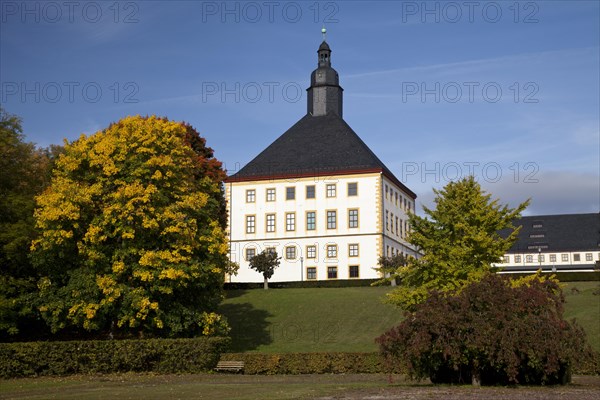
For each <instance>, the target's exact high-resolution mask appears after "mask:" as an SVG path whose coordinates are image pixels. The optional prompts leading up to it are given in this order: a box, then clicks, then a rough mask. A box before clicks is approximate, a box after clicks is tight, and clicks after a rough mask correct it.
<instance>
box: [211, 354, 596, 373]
mask: <svg viewBox="0 0 600 400" xmlns="http://www.w3.org/2000/svg"><path fill="white" fill-rule="evenodd" d="M221 360H224V361H243V362H244V373H245V374H248V375H284V374H288V375H300V374H384V373H406V371H402V370H401V369H400V368H394V369H393V370H392V371H390V370H389V369H388V367H387V366H386V364H385V363H384V359H383V357H382V356H381V354H380V353H337V352H330V353H223V354H222V355H221ZM573 373H575V374H578V375H600V353H598V352H596V353H595V359H591V360H587V361H586V362H585V363H584V365H579V366H575V368H574V370H573Z"/></svg>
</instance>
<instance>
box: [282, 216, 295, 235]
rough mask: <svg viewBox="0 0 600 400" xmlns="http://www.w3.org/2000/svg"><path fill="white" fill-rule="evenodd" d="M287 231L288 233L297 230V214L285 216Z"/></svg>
mask: <svg viewBox="0 0 600 400" xmlns="http://www.w3.org/2000/svg"><path fill="white" fill-rule="evenodd" d="M285 230H286V231H288V232H290V231H295V230H296V213H287V214H285Z"/></svg>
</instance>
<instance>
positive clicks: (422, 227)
mask: <svg viewBox="0 0 600 400" xmlns="http://www.w3.org/2000/svg"><path fill="white" fill-rule="evenodd" d="M434 192H435V194H436V198H435V204H436V208H435V210H431V209H429V208H427V207H423V209H424V211H425V214H427V217H419V216H417V215H415V214H411V215H410V216H409V224H410V228H411V230H410V232H409V236H408V241H409V242H410V243H411V244H413V245H414V246H416V247H417V248H418V249H419V250H420V251H421V252H422V253H423V256H422V257H421V258H418V259H413V258H411V259H410V261H409V263H408V265H407V266H406V267H402V268H399V269H398V270H397V272H396V274H397V276H398V277H399V278H400V285H399V286H398V288H397V289H395V290H394V291H392V292H390V293H389V294H388V300H389V301H390V302H391V303H394V304H396V305H398V306H400V307H401V308H404V309H411V308H412V307H414V306H415V305H416V304H418V303H421V302H423V301H424V300H425V298H426V297H427V294H428V291H430V290H437V291H441V292H450V293H452V292H455V291H460V290H461V289H462V288H463V287H464V286H465V285H467V284H469V283H471V282H474V281H478V280H480V279H481V278H482V277H483V276H484V275H485V274H486V273H487V272H489V271H490V270H491V268H492V266H491V264H492V263H496V262H499V261H500V260H501V257H502V256H503V255H504V254H505V253H506V251H507V250H508V249H509V248H510V246H511V245H512V244H513V243H514V241H515V240H516V238H517V234H518V231H519V228H515V226H513V220H514V219H515V218H517V217H518V216H519V215H520V213H521V211H523V210H524V209H525V207H527V205H528V204H529V200H527V201H525V202H524V203H522V204H520V205H519V206H517V207H516V208H514V209H511V208H509V207H508V206H506V205H504V206H502V205H500V204H499V201H498V200H497V199H495V200H492V199H491V195H490V194H489V193H486V192H485V191H483V190H482V188H481V186H480V185H479V183H477V181H476V180H475V178H474V177H472V176H470V177H467V178H464V179H462V180H460V181H457V182H450V183H449V184H448V185H446V186H445V187H444V188H443V189H442V190H439V191H438V190H435V189H434ZM503 229H508V230H509V231H510V233H509V234H508V236H507V237H502V236H501V235H500V234H499V231H500V230H503Z"/></svg>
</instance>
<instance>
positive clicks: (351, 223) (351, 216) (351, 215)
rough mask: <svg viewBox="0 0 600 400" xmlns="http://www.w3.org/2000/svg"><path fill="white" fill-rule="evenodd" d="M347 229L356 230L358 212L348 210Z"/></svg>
mask: <svg viewBox="0 0 600 400" xmlns="http://www.w3.org/2000/svg"><path fill="white" fill-rule="evenodd" d="M348 228H358V210H348Z"/></svg>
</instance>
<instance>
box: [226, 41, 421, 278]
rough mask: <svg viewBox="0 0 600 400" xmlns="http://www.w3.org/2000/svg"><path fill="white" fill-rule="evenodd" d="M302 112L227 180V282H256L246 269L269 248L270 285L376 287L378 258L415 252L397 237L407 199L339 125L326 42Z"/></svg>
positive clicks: (337, 92) (339, 94)
mask: <svg viewBox="0 0 600 400" xmlns="http://www.w3.org/2000/svg"><path fill="white" fill-rule="evenodd" d="M317 54H318V60H317V61H318V65H317V69H315V70H314V71H313V72H312V74H311V80H310V87H309V88H308V89H307V97H308V106H307V113H306V115H304V116H303V117H302V118H301V119H300V120H299V121H298V122H296V123H295V124H294V125H293V126H292V127H291V128H289V129H288V130H287V131H286V132H285V133H284V134H283V135H281V136H280V137H279V138H277V139H276V140H275V141H274V142H273V143H272V144H271V145H269V146H268V147H267V148H266V149H265V150H263V151H262V152H261V153H260V154H259V155H257V156H256V157H255V158H254V159H253V160H252V161H250V162H249V163H248V164H247V165H246V166H244V167H243V168H242V169H240V170H239V171H238V172H237V173H235V174H233V175H231V176H229V177H228V178H227V180H226V184H225V185H226V198H227V211H228V227H229V236H230V246H231V250H230V258H231V260H232V261H235V262H237V263H239V265H240V269H239V272H238V275H236V276H232V277H229V280H231V281H232V282H262V281H263V277H262V275H261V274H259V273H258V272H256V271H254V270H252V269H250V266H249V260H250V259H251V258H252V257H253V256H254V255H255V254H258V253H259V252H261V251H263V250H267V249H272V250H274V251H276V252H277V254H278V255H279V256H281V264H280V266H279V268H277V269H276V270H275V274H274V275H273V277H272V278H271V279H270V280H271V281H273V282H281V281H300V280H327V279H372V278H379V277H380V276H379V273H378V272H377V271H375V269H374V268H375V267H377V266H378V265H377V260H378V258H379V257H380V256H382V255H388V256H391V255H393V254H396V253H404V254H408V255H413V256H416V255H417V253H416V251H415V249H414V248H412V247H411V245H410V244H409V243H407V242H406V240H405V237H406V233H407V230H408V215H407V212H408V211H412V212H414V211H415V199H416V195H415V193H414V192H412V191H411V190H410V189H409V188H407V187H406V186H405V185H404V184H403V183H402V182H400V180H399V179H398V178H396V176H394V174H393V173H392V172H391V171H390V170H389V169H388V168H387V167H386V166H385V165H384V164H383V162H381V160H379V158H377V156H376V155H375V154H374V153H373V152H372V151H371V150H370V149H369V147H368V146H367V145H366V144H365V143H364V142H363V141H362V140H361V138H360V137H359V136H358V135H357V134H356V133H355V132H354V131H353V130H352V128H351V127H350V126H349V125H348V124H347V123H346V122H345V121H344V119H343V89H342V87H341V86H340V84H339V76H338V73H337V72H336V70H335V69H333V68H332V66H331V49H330V48H329V45H328V44H327V42H326V41H325V40H323V43H321V45H320V47H319V49H318V51H317Z"/></svg>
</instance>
